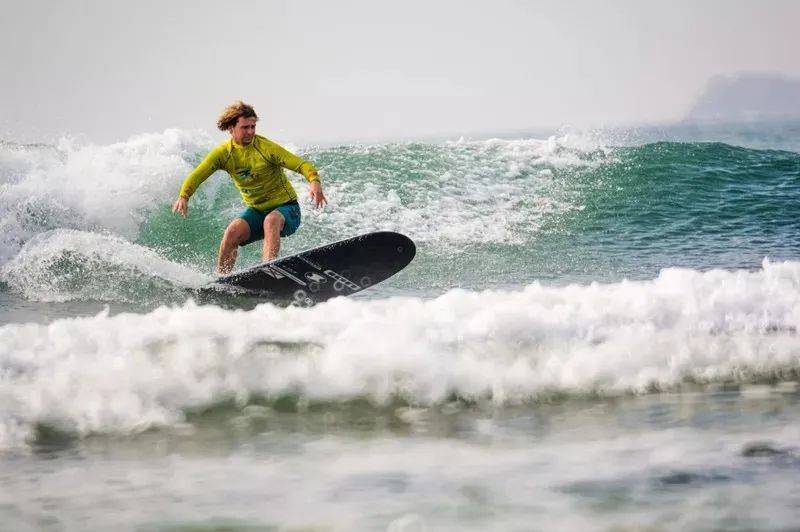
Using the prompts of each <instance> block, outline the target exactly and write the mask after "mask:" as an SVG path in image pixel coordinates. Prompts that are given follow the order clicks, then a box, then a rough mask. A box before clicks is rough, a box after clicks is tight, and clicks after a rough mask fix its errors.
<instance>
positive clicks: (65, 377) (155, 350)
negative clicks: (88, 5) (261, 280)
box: [0, 122, 800, 532]
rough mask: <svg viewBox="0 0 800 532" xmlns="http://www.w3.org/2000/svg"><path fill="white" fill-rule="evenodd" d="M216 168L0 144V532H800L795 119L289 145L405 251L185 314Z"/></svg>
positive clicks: (130, 145)
mask: <svg viewBox="0 0 800 532" xmlns="http://www.w3.org/2000/svg"><path fill="white" fill-rule="evenodd" d="M261 133H262V134H265V135H266V136H268V137H270V132H269V131H261ZM219 140H220V138H218V137H215V136H211V135H209V133H207V132H203V131H183V130H167V131H164V132H156V133H150V134H143V135H136V136H132V137H131V138H129V139H127V140H125V141H123V142H119V143H115V144H111V145H96V144H91V143H87V142H78V141H75V140H70V139H62V140H61V141H59V142H57V143H54V144H33V145H31V144H27V145H26V144H19V143H16V142H14V141H13V139H6V140H3V141H0V529H2V530H109V529H112V528H113V529H117V530H192V531H199V530H218V529H225V530H303V531H307V530H389V531H395V532H396V531H422V530H520V531H521V530H719V529H726V530H796V528H797V526H798V523H800V336H798V330H799V329H800V123H796V122H795V123H793V122H785V123H762V124H739V125H736V124H733V125H715V126H701V125H690V124H683V125H674V126H661V127H649V128H638V129H619V130H605V131H588V132H587V131H571V130H568V129H564V130H561V131H558V132H553V133H552V134H550V135H534V134H528V135H525V134H518V135H515V136H504V137H502V138H454V139H449V140H441V141H405V142H396V143H381V144H346V145H335V144H334V145H328V146H308V145H303V144H300V143H297V144H293V143H292V142H291V139H289V140H287V139H277V138H276V139H275V140H277V141H280V142H282V143H283V144H284V145H285V146H286V147H287V148H289V149H291V150H294V151H296V152H297V153H299V154H301V155H302V156H304V157H306V158H309V159H310V160H312V161H314V163H315V164H316V165H317V167H318V168H319V170H320V173H321V175H322V178H323V182H324V187H325V192H326V194H327V196H328V199H329V205H328V206H327V207H326V208H325V209H324V210H315V209H313V208H312V207H311V204H310V202H309V201H308V200H307V192H306V187H305V185H304V184H303V183H302V179H301V178H300V177H299V176H297V175H292V177H291V179H292V181H293V183H294V184H295V187H296V188H297V190H298V192H299V194H300V197H301V198H302V200H303V201H302V202H301V203H302V205H301V206H302V211H303V224H302V226H301V228H300V229H299V230H298V232H297V233H296V234H295V235H294V236H292V237H289V238H287V239H284V240H283V244H282V250H281V252H282V254H289V253H293V252H297V251H301V250H303V249H307V248H310V247H314V246H317V245H321V244H324V243H327V242H330V241H334V240H339V239H342V238H346V237H350V236H354V235H357V234H360V233H364V232H368V231H374V230H381V229H385V230H393V231H399V232H402V233H404V234H406V235H408V236H409V237H411V238H412V239H413V240H414V241H415V242H416V244H417V256H416V258H415V260H414V261H413V262H412V263H411V265H410V266H409V267H408V268H406V269H405V270H404V271H403V272H401V273H400V274H398V275H397V276H395V277H393V278H392V279H390V280H389V281H387V282H385V283H382V284H381V285H378V286H375V287H372V288H370V289H369V290H367V291H365V292H363V293H361V294H358V295H357V296H355V297H351V298H338V299H334V300H331V301H329V302H327V303H325V304H321V305H318V306H316V307H312V308H295V307H289V308H282V307H277V306H273V305H271V304H270V303H269V302H264V303H263V304H260V305H258V306H256V307H255V308H252V305H251V306H248V307H244V306H243V307H242V308H236V306H235V305H234V306H231V305H230V304H227V305H226V306H215V305H210V304H200V303H198V302H196V301H194V300H193V299H192V290H193V289H194V288H197V287H199V286H202V285H203V284H205V283H207V282H209V281H210V280H212V279H213V265H214V261H215V255H216V249H217V246H218V243H219V238H220V236H221V234H222V231H223V229H224V227H225V226H226V225H227V223H228V221H229V220H230V219H231V218H232V217H234V216H235V215H236V214H237V213H238V212H239V211H240V210H241V203H240V200H239V198H238V193H237V192H236V190H235V189H234V187H233V186H232V184H231V183H230V181H229V179H228V177H227V176H226V175H225V174H223V173H218V174H216V175H215V176H213V177H212V178H210V179H209V180H208V181H207V182H206V183H205V184H204V185H203V186H202V187H201V189H200V190H199V191H198V193H197V195H196V196H195V197H193V198H192V200H191V203H190V216H189V218H188V219H187V220H184V219H182V218H180V217H178V216H176V215H173V214H172V213H171V210H170V205H171V203H172V201H173V200H174V198H175V196H176V194H177V190H178V188H179V186H180V183H181V181H182V179H183V178H184V176H185V175H186V174H187V173H188V172H189V171H190V170H191V169H192V168H193V166H194V165H195V164H196V163H198V162H199V160H200V159H201V158H202V157H203V155H204V154H205V153H206V152H207V151H208V150H209V149H210V148H211V147H212V146H213V145H215V143H216V142H218V141H219ZM258 260H259V249H258V246H250V247H248V248H244V249H243V251H242V253H241V254H240V257H239V263H238V265H239V266H245V265H250V264H253V263H255V262H257V261H258Z"/></svg>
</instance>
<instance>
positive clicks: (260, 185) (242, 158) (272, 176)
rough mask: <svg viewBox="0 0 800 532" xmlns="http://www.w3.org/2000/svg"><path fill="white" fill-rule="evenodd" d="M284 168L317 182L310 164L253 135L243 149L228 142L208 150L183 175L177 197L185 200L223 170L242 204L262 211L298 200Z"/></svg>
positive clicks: (234, 143)
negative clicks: (189, 171)
mask: <svg viewBox="0 0 800 532" xmlns="http://www.w3.org/2000/svg"><path fill="white" fill-rule="evenodd" d="M283 168H286V169H288V170H292V171H293V172H299V173H301V174H303V177H305V178H306V180H307V181H308V182H309V183H313V182H314V181H319V175H318V174H317V169H316V168H314V165H313V164H311V163H310V162H308V161H306V160H304V159H302V158H300V157H298V156H297V155H295V154H293V153H291V152H289V151H287V150H286V149H284V148H283V147H281V146H279V145H278V144H276V143H274V142H272V141H271V140H268V139H266V138H264V137H262V136H261V135H256V136H255V137H254V138H253V141H252V142H251V143H250V144H248V145H246V146H242V145H240V144H237V143H236V142H234V141H233V139H229V140H226V141H225V142H223V143H222V144H220V145H219V146H217V147H216V148H214V149H213V150H211V151H210V152H209V153H208V155H206V157H205V159H203V161H202V162H201V163H200V164H199V165H198V166H197V168H195V169H194V170H193V171H192V173H190V174H189V175H188V176H186V179H184V180H183V185H181V191H180V195H181V197H184V198H187V199H188V198H189V197H191V195H192V194H194V192H195V191H196V190H197V187H199V186H200V184H201V183H202V182H203V181H205V180H206V179H208V177H209V176H210V175H211V174H213V173H214V172H216V171H217V170H225V171H226V172H228V174H229V175H230V176H231V179H233V183H234V184H235V185H236V188H238V189H239V193H240V194H241V195H242V201H243V202H244V203H245V205H247V206H248V207H253V208H254V209H258V210H260V211H265V210H268V209H272V208H274V207H277V206H278V205H281V204H282V203H286V202H287V201H292V200H296V199H297V193H296V192H295V191H294V188H293V187H292V184H291V183H290V182H289V180H288V179H287V178H286V174H284V172H283Z"/></svg>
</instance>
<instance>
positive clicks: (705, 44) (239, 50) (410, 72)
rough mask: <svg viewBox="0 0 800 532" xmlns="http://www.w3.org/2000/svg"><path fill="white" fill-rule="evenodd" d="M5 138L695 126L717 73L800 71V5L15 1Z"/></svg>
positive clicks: (6, 37)
mask: <svg viewBox="0 0 800 532" xmlns="http://www.w3.org/2000/svg"><path fill="white" fill-rule="evenodd" d="M2 12H3V17H2V19H0V62H1V63H0V64H2V69H3V80H2V85H0V139H6V140H14V141H19V142H32V141H37V140H42V141H51V140H53V139H54V138H57V137H59V136H61V135H64V134H67V135H71V136H77V137H79V138H80V137H83V138H85V139H88V140H90V141H94V142H101V143H106V142H111V141H117V140H124V139H125V138H127V137H129V136H130V135H133V134H137V133H145V132H158V131H163V130H164V129H165V128H169V127H178V128H182V129H194V128H201V129H206V130H209V131H213V129H214V122H215V120H216V117H217V115H218V114H219V112H220V110H221V109H222V108H223V107H224V106H225V105H226V104H228V103H229V102H230V101H232V100H234V99H239V98H241V99H243V100H245V101H246V102H249V103H252V104H253V105H255V106H256V109H257V111H258V113H259V115H260V116H261V118H262V122H261V123H260V125H259V130H260V132H262V133H264V134H266V135H267V136H272V137H275V138H276V139H280V140H282V141H291V142H295V143H306V142H317V141H335V140H354V139H364V140H367V139H371V138H387V137H389V138H391V137H396V138H409V137H414V136H424V135H435V134H452V135H458V134H467V135H470V134H475V133H478V132H498V131H509V130H522V129H535V128H539V127H549V126H562V125H573V126H603V125H614V124H625V123H645V122H664V121H671V120H676V119H679V118H681V117H682V116H683V115H684V113H685V112H686V111H687V110H688V109H689V107H690V106H691V104H692V102H693V101H694V99H695V98H696V97H697V96H698V95H699V94H700V93H701V92H702V90H703V88H704V87H705V85H706V83H707V81H708V80H709V78H711V77H712V76H714V75H717V74H733V73H737V72H742V71H751V72H752V71H755V72H772V73H778V74H782V75H786V76H789V77H795V78H797V77H800V59H799V58H798V52H799V51H800V32H798V29H797V24H798V21H800V1H741V2H736V1H732V0H725V1H723V0H720V1H697V0H694V1H670V2H663V1H658V2H656V1H652V2H646V1H640V0H629V1H623V0H613V1H593V0H592V1H569V0H566V1H562V2H553V1H552V0H548V1H546V2H538V1H497V0H495V1H491V2H490V1H481V2H477V1H470V0H461V1H434V0H428V1H417V0H406V1H403V2H391V3H388V2H377V1H366V0H365V1H341V0H339V1H322V0H320V1H317V0H302V1H291V2H290V1H278V0H262V1H254V0H250V1H236V0H231V1H226V2H220V1H205V0H192V1H163V2H162V1H152V0H145V1H142V0H126V1H124V2H123V1H117V0H111V1H63V2H57V1H47V2H44V1H40V0H34V1H25V2H13V1H9V0H2Z"/></svg>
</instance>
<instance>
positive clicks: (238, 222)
mask: <svg viewBox="0 0 800 532" xmlns="http://www.w3.org/2000/svg"><path fill="white" fill-rule="evenodd" d="M248 238H250V226H249V225H247V222H246V221H244V220H242V219H241V218H237V219H235V220H234V221H232V222H231V223H230V224H228V227H227V228H225V234H224V235H223V236H222V242H223V244H227V245H229V246H238V245H239V244H241V243H242V242H244V241H245V240H247V239H248Z"/></svg>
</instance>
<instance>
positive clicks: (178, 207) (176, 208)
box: [172, 196, 189, 218]
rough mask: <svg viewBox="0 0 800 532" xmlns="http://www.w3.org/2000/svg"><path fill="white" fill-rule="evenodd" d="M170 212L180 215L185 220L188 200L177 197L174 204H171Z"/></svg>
mask: <svg viewBox="0 0 800 532" xmlns="http://www.w3.org/2000/svg"><path fill="white" fill-rule="evenodd" d="M172 212H177V213H180V215H181V216H183V217H184V218H186V217H187V216H188V215H189V200H188V199H186V198H184V197H183V196H181V197H179V198H178V199H177V200H176V201H175V203H173V204H172Z"/></svg>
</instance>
